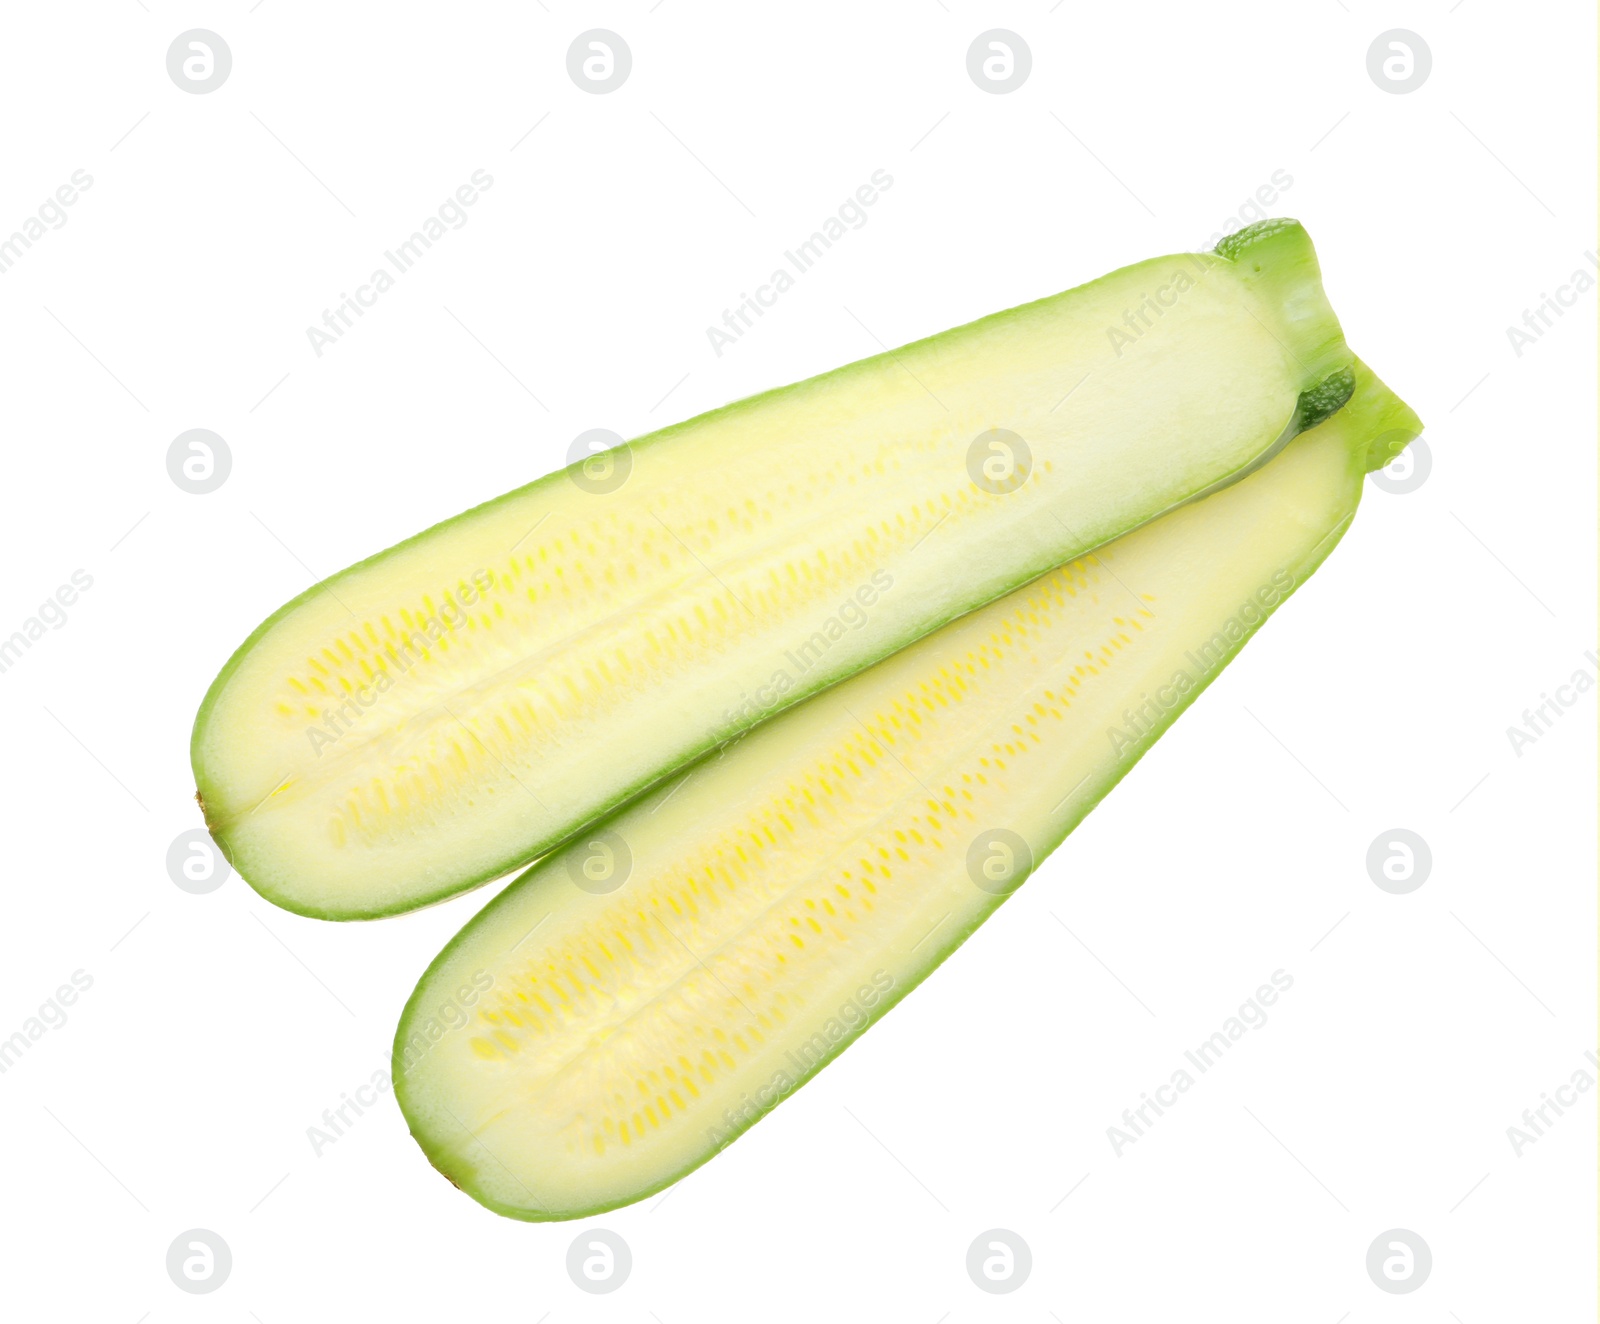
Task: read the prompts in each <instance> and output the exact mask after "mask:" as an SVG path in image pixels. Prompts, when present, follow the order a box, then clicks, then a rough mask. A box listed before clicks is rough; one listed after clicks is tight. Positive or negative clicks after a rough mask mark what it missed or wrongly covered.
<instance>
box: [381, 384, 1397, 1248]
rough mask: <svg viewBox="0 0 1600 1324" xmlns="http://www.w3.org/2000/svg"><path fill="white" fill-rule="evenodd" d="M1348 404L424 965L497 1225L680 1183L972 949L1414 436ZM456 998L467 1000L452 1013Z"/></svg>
mask: <svg viewBox="0 0 1600 1324" xmlns="http://www.w3.org/2000/svg"><path fill="white" fill-rule="evenodd" d="M1356 372H1357V386H1356V394H1355V396H1354V398H1353V399H1352V400H1351V402H1350V404H1349V405H1348V406H1347V407H1346V408H1345V409H1344V410H1342V411H1341V412H1339V413H1338V414H1336V415H1334V417H1333V418H1331V419H1330V420H1328V421H1327V422H1325V423H1323V424H1322V425H1321V426H1320V427H1318V428H1316V429H1315V430H1313V431H1312V432H1310V433H1308V434H1307V435H1305V436H1304V437H1301V438H1299V439H1298V440H1296V441H1295V442H1293V443H1292V444H1291V445H1290V446H1288V447H1287V448H1286V449H1285V451H1284V453H1283V454H1282V455H1280V456H1279V457H1278V458H1276V459H1274V460H1273V461H1272V462H1271V463H1269V464H1268V465H1266V466H1265V467H1263V468H1262V469H1261V470H1260V471H1259V472H1257V473H1255V474H1254V475H1252V476H1250V477H1248V478H1246V479H1244V480H1243V481H1241V482H1239V483H1237V484H1236V485H1234V486H1231V487H1229V488H1227V489H1225V490H1223V491H1221V492H1218V493H1217V494H1215V495H1213V496H1210V497H1208V498H1206V499H1205V500H1204V501H1200V502H1195V503H1192V504H1190V505H1187V506H1185V507H1184V508H1183V509H1181V510H1177V511H1174V512H1173V513H1171V514H1169V515H1167V516H1165V517H1164V518H1162V519H1160V520H1159V521H1157V522H1155V523H1154V524H1151V525H1149V526H1148V527H1146V528H1143V529H1140V530H1138V531H1137V532H1134V533H1131V534H1129V535H1127V536H1125V537H1123V538H1121V539H1119V540H1117V541H1116V542H1113V543H1111V544H1110V545H1109V546H1107V547H1105V548H1103V549H1101V550H1100V551H1099V552H1096V553H1094V554H1092V555H1090V556H1087V557H1085V558H1082V559H1080V560H1078V561H1076V562H1074V563H1072V564H1070V565H1068V566H1066V567H1065V568H1062V569H1057V570H1053V571H1051V572H1050V573H1048V574H1046V575H1044V576H1043V577H1042V578H1040V579H1038V580H1036V581H1035V582H1033V583H1030V584H1028V585H1027V586H1025V587H1023V588H1020V589H1018V590H1016V591H1014V592H1013V593H1011V594H1010V595H1008V596H1007V597H1005V598H1002V599H1000V600H998V601H996V602H994V603H991V604H990V605H988V606H986V607H984V608H982V609H980V610H979V611H976V612H973V613H971V614H970V615H968V616H965V617H963V618H962V619H961V620H958V621H956V622H954V623H953V624H950V625H947V626H946V627H945V628H944V629H942V630H940V631H939V632H938V633H936V634H933V635H931V636H930V637H928V638H926V639H923V640H922V641H920V642H919V643H916V644H914V645H912V646H911V647H909V648H907V649H905V650H904V651H903V652H900V653H898V654H896V655H895V656H894V657H892V658H890V659H888V660H887V661H885V662H881V663H879V664H878V665H877V666H875V667H873V668H872V669H870V670H868V671H867V672H865V673H863V674H862V675H859V676H856V677H854V678H852V679H851V680H848V681H846V682H844V683H843V684H841V685H839V686H837V687H836V688H834V689H832V690H830V691H829V692H828V693H826V694H823V695H820V696H818V697H817V698H815V699H813V700H812V701H810V702H809V703H807V704H805V705H804V706H803V707H800V708H798V709H795V710H794V711H792V712H789V713H787V714H785V715H783V716H782V717H779V718H777V719H775V720H774V721H772V722H770V723H768V724H766V725H764V726H762V727H761V728H759V729H758V730H756V731H754V732H753V733H751V734H750V735H748V736H746V737H745V738H744V739H743V740H742V741H740V742H739V743H738V744H737V746H735V747H734V748H733V749H732V750H729V751H726V752H725V753H724V754H723V755H722V756H721V757H720V758H719V757H713V758H710V759H708V760H706V761H704V762H702V763H701V764H699V765H697V766H696V767H695V768H693V769H691V770H690V771H689V772H688V773H686V774H685V776H684V777H683V778H682V779H680V780H679V781H677V782H676V783H675V784H673V785H671V786H669V787H665V788H663V789H660V790H658V791H656V792H654V793H652V794H651V795H649V796H647V797H645V798H644V799H642V800H641V801H639V802H638V803H637V804H636V805H634V806H632V807H630V808H629V809H627V810H626V811H625V812H623V813H621V814H619V815H617V816H615V817H613V818H611V819H609V820H607V821H606V822H605V823H604V824H602V825H601V826H600V827H599V828H597V829H595V830H593V831H591V832H589V833H586V834H584V835H582V836H580V837H579V838H577V839H576V841H575V842H574V843H573V844H572V845H571V846H570V847H568V848H567V849H566V850H564V851H562V852H559V853H557V854H555V855H552V856H551V857H549V858H548V859H546V860H544V861H541V862H540V863H539V864H538V865H537V866H535V867H534V868H533V869H531V870H530V871H528V872H527V873H526V874H524V875H523V876H522V877H521V878H519V879H518V880H517V881H515V882H514V883H512V884H511V885H510V886H509V887H507V888H506V889H505V890H504V891H503V892H501V893H500V895H499V896H497V897H496V898H495V899H494V900H493V901H491V902H490V903H489V904H488V905H487V906H486V907H485V908H484V909H483V911H482V912H481V913H480V914H479V915H478V916H477V917H476V918H474V919H473V920H472V921H471V922H470V923H468V924H467V925H466V927H465V928H463V929H462V930H461V932H460V933H459V934H458V935H457V936H456V937H455V939H454V940H453V941H452V942H451V943H450V944H449V946H447V947H446V948H445V950H444V951H443V952H442V953H441V954H440V955H439V957H438V958H437V959H436V960H435V961H434V962H433V964H432V966H431V967H430V968H429V969H428V971H427V973H426V974H425V975H424V976H423V978H422V980H421V981H420V982H419V983H418V985H417V988H416V991H415V992H414V993H413V994H412V997H411V999H410V1001H409V1002H408V1004H407V1006H406V1009H405V1012H404V1014H403V1016H402V1017H401V1020H400V1025H399V1029H398V1031H397V1033H396V1036H395V1043H394V1058H393V1078H394V1082H395V1094H396V1097H397V1098H398V1100H399V1102H400V1105H401V1107H402V1109H403V1110H404V1112H405V1115H406V1118H407V1120H408V1122H409V1124H410V1128H411V1133H412V1135H413V1136H415V1138H416V1139H417V1141H418V1143H419V1144H420V1145H421V1146H422V1148H423V1150H424V1151H425V1152H426V1154H427V1156H428V1158H429V1159H430V1160H431V1161H432V1162H433V1164H434V1166H435V1167H437V1168H438V1169H439V1170H440V1171H441V1172H443V1173H444V1174H445V1175H446V1176H447V1177H448V1178H449V1179H450V1180H451V1181H452V1182H454V1183H455V1184H456V1185H457V1186H459V1187H460V1188H461V1189H462V1190H464V1191H466V1192H467V1193H468V1194H469V1195H471V1196H472V1197H473V1198H474V1199H476V1200H478V1201H480V1202H481V1203H483V1204H484V1205H486V1206H488V1207H489V1208H490V1209H493V1210H495V1211H496V1212H498V1213H501V1214H506V1215H509V1216H511V1217H514V1218H521V1219H530V1220H543V1219H560V1218H575V1217H581V1216H586V1215H589V1214H593V1213H597V1212H600V1211H603V1210H606V1209H610V1208H614V1207H616V1206H618V1205H622V1204H627V1203H629V1202H631V1201H634V1200H638V1199H640V1198H641V1197H643V1196H645V1195H648V1194H650V1193H651V1192H653V1191H656V1190H658V1189H660V1188H661V1187H663V1186H665V1185H667V1184H668V1183H670V1182H672V1181H674V1180H676V1179H677V1178H679V1177H681V1176H683V1175H684V1174H685V1173H687V1172H689V1171H690V1170H691V1169H693V1168H695V1167H696V1166H698V1165H699V1164H700V1163H703V1162H704V1161H705V1160H706V1159H707V1158H709V1157H710V1156H711V1155H713V1154H714V1153H716V1152H717V1151H718V1150H720V1149H721V1148H723V1147H724V1146H725V1145H726V1144H727V1143H728V1142H729V1141H730V1140H732V1139H733V1138H734V1137H736V1136H737V1135H738V1134H740V1133H741V1132H742V1131H744V1130H745V1129H746V1128H747V1127H749V1126H750V1125H752V1124H753V1123H754V1122H755V1121H757V1120H758V1119H759V1118H760V1117H761V1116H763V1115H764V1114H765V1113H766V1112H768V1111H770V1109H771V1108H772V1107H774V1106H776V1104H777V1103H779V1102H780V1101H781V1100H782V1099H783V1098H785V1097H787V1096H788V1095H789V1094H790V1093H792V1092H793V1090H794V1089H796V1088H798V1087H799V1086H800V1085H802V1084H804V1082H805V1081H806V1080H808V1079H810V1078H811V1076H813V1075H814V1074H815V1073H816V1071H817V1070H819V1069H820V1068H821V1067H822V1066H823V1065H824V1064H826V1063H827V1062H828V1061H829V1060H831V1059H832V1058H833V1057H834V1056H835V1055H837V1054H838V1053H839V1052H841V1051H842V1050H843V1049H844V1048H845V1047H846V1046H847V1045H848V1044H849V1043H851V1042H852V1041H854V1040H855V1039H856V1038H857V1037H858V1036H859V1035H860V1034H861V1033H862V1032H863V1030H864V1029H865V1028H866V1027H867V1026H868V1025H870V1024H871V1023H873V1022H874V1021H876V1020H877V1018H878V1017H880V1016H882V1015H883V1013H884V1012H885V1011H886V1010H887V1009H888V1008H889V1007H890V1006H892V1005H894V1003H896V1002H897V1001H898V1000H899V999H900V998H902V997H904V996H905V994H906V993H908V992H909V991H910V990H911V989H912V988H913V987H914V986H915V985H916V984H917V983H918V982H919V981H921V980H922V979H923V978H925V977H926V976H927V975H928V973H929V972H930V971H931V970H932V969H933V968H934V967H935V966H937V965H938V964H939V962H940V961H942V960H943V959H944V958H945V957H946V956H948V955H949V954H950V952H952V951H953V950H954V949H955V948H956V947H957V946H959V945H960V943H961V942H962V941H963V940H965V939H966V938H967V937H968V936H969V935H970V934H971V933H972V932H973V931H974V930H975V929H976V928H977V927H978V926H979V925H980V924H981V923H982V922H983V921H984V919H986V918H987V917H988V916H989V915H990V914H991V913H992V912H993V911H994V910H995V908H996V907H998V906H999V905H1000V904H1001V902H1002V901H1004V899H1005V898H1006V896H1008V895H1010V894H1011V893H1012V892H1013V891H1014V890H1015V889H1016V887H1017V886H1018V885H1020V883H1021V882H1022V881H1023V880H1024V879H1025V878H1026V876H1027V874H1028V871H1029V870H1030V869H1031V868H1032V867H1033V865H1034V864H1035V863H1037V862H1038V861H1040V860H1042V859H1043V858H1044V857H1045V856H1046V855H1047V854H1049V852H1050V851H1051V850H1052V849H1053V848H1054V847H1055V846H1056V845H1058V844H1059V843H1060V842H1061V840H1062V839H1063V838H1064V837H1065V836H1066V835H1067V833H1068V832H1070V831H1071V830H1072V828H1073V827H1074V826H1076V824H1077V823H1078V822H1079V821H1080V820H1081V819H1082V818H1083V817H1084V816H1085V815H1086V814H1087V813H1088V812H1089V810H1090V809H1091V808H1092V807H1093V806H1094V805H1095V804H1096V803H1097V802H1098V801H1099V800H1100V799H1101V797H1102V796H1104V795H1105V794H1106V793H1107V792H1108V791H1109V790H1110V789H1111V788H1112V787H1113V786H1114V785H1116V783H1117V782H1118V781H1119V780H1120V779H1121V778H1122V776H1123V775H1124V774H1125V773H1126V772H1127V771H1128V769H1129V768H1131V767H1132V766H1133V764H1134V763H1135V762H1136V761H1137V760H1138V759H1139V758H1140V757H1141V756H1142V755H1143V754H1144V752H1145V751H1146V750H1148V749H1149V748H1150V745H1151V744H1152V742H1153V741H1154V740H1155V739H1156V738H1157V737H1158V736H1159V735H1160V734H1161V732H1162V731H1164V730H1165V729H1166V727H1167V726H1168V725H1169V724H1170V723H1171V722H1172V721H1173V720H1174V719H1175V718H1176V717H1177V715H1178V714H1179V713H1180V712H1181V711H1182V710H1183V709H1184V708H1185V707H1186V706H1187V705H1188V704H1189V703H1191V702H1192V701H1193V700H1194V698H1195V696H1196V695H1197V694H1198V693H1200V691H1201V690H1203V689H1204V688H1205V687H1206V685H1207V684H1209V683H1210V681H1211V680H1212V679H1213V678H1214V677H1215V676H1216V674H1217V672H1218V671H1219V670H1220V668H1221V667H1222V666H1223V665H1224V664H1225V663H1226V662H1227V661H1228V660H1229V659H1231V658H1232V657H1233V656H1234V655H1235V654H1236V653H1237V652H1238V650H1239V649H1240V647H1241V646H1242V645H1243V643H1244V642H1245V640H1246V639H1248V638H1249V637H1250V635H1251V634H1252V633H1253V632H1254V631H1255V630H1256V629H1257V628H1258V627H1259V626H1260V624H1261V622H1262V621H1263V620H1264V619H1265V618H1266V617H1267V616H1268V615H1270V614H1271V613H1272V611H1273V610H1275V609H1276V607H1277V606H1279V605H1280V604H1281V603H1282V602H1283V600H1284V599H1285V598H1287V597H1288V596H1289V595H1290V594H1291V593H1293V592H1294V591H1295V590H1296V589H1298V588H1299V586H1300V585H1301V584H1302V583H1304V581H1305V579H1306V577H1307V576H1308V575H1310V574H1311V572H1312V571H1313V570H1314V569H1316V567H1317V566H1318V565H1319V564H1320V563H1321V561H1322V559H1323V558H1324V557H1325V556H1326V555H1327V554H1328V553H1329V551H1330V550H1331V549H1332V548H1333V546H1334V544H1335V543H1337V542H1338V540H1339V538H1340V536H1341V535H1342V534H1343V533H1344V531H1345V529H1346V527H1347V526H1348V525H1349V523H1350V520H1351V518H1352V517H1353V516H1354V514H1355V510H1356V504H1357V502H1358V500H1359V498H1360V495H1361V487H1362V475H1363V473H1364V472H1365V471H1367V470H1370V469H1374V468H1380V467H1382V466H1383V465H1384V464H1386V463H1388V462H1389V460H1390V459H1391V458H1392V455H1391V451H1397V450H1399V449H1401V448H1402V447H1403V446H1404V445H1405V444H1406V442H1407V441H1408V440H1409V439H1410V438H1412V437H1415V436H1416V435H1417V433H1418V432H1419V431H1420V426H1421V425H1420V424H1419V423H1418V422H1417V419H1416V416H1415V415H1414V414H1412V412H1411V411H1410V410H1409V409H1408V408H1407V407H1406V406H1405V405H1404V404H1402V403H1401V402H1400V401H1399V400H1398V399H1396V398H1395V397H1394V395H1392V394H1391V393H1390V392H1389V391H1388V390H1387V388H1385V387H1384V386H1383V385H1382V383H1380V382H1379V381H1377V379H1376V378H1374V377H1373V376H1372V374H1371V373H1370V372H1369V371H1368V370H1366V369H1365V368H1364V367H1362V366H1360V365H1358V366H1357V369H1356ZM464 1002H469V1003H470V1004H471V1005H470V1007H467V1006H464V1005H463V1003H464Z"/></svg>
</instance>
